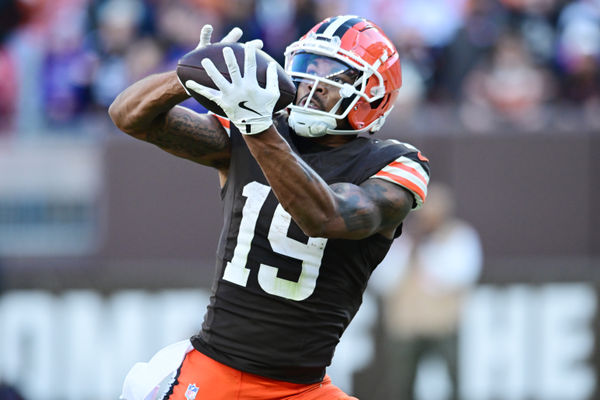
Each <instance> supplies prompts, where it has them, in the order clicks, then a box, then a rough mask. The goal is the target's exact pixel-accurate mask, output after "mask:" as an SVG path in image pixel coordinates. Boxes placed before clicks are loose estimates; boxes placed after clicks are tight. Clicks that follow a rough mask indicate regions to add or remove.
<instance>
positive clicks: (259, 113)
mask: <svg viewBox="0 0 600 400" xmlns="http://www.w3.org/2000/svg"><path fill="white" fill-rule="evenodd" d="M223 56H224V57H225V64H226V65H227V69H228V70H229V76H230V77H231V83H229V81H228V80H227V79H225V77H224V76H223V75H221V73H220V72H219V71H218V70H217V67H215V65H214V64H213V62H212V61H211V60H210V59H208V58H205V59H203V60H202V66H203V67H204V69H205V70H206V73H207V74H208V76H210V78H211V79H212V80H213V82H214V84H215V85H216V86H217V88H218V89H219V90H215V89H212V88H209V87H206V86H202V85H200V84H199V83H197V82H195V81H192V80H188V81H186V82H185V86H186V87H187V88H188V89H190V90H193V91H194V92H197V93H198V94H200V95H201V96H204V97H206V98H207V99H209V100H210V101H213V102H215V103H217V105H219V107H221V108H222V109H223V111H224V112H225V114H227V117H228V118H229V119H230V120H231V122H233V123H234V124H235V126H237V128H238V129H239V130H240V132H242V133H243V134H245V135H254V134H257V133H260V132H263V131H265V130H267V129H268V128H269V127H270V126H271V125H272V124H273V109H274V108H275V104H276V103H277V100H278V99H279V82H278V80H277V63H276V62H275V61H271V62H270V63H269V66H268V67H267V84H266V88H264V89H263V88H261V87H260V86H259V84H258V81H257V80H256V46H254V45H252V44H250V43H247V44H246V45H245V47H244V73H245V74H244V77H242V75H241V73H240V67H239V65H238V63H237V60H236V59H235V55H234V54H233V50H232V49H231V48H230V47H225V48H224V49H223Z"/></svg>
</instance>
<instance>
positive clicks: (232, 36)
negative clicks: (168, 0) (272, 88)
mask: <svg viewBox="0 0 600 400" xmlns="http://www.w3.org/2000/svg"><path fill="white" fill-rule="evenodd" d="M212 32H213V27H212V25H210V24H206V25H204V26H203V27H202V30H201V31H200V41H199V42H198V46H196V48H195V49H194V51H195V50H200V49H202V48H204V47H206V46H209V45H210V37H211V36H212ZM242 34H243V32H242V30H241V29H240V28H238V27H237V26H236V27H234V28H232V29H231V30H230V31H229V33H228V34H227V35H225V37H223V39H221V41H220V42H219V43H236V42H237V41H238V40H240V38H241V37H242ZM246 44H248V45H252V46H255V47H256V48H257V49H262V47H263V42H262V40H260V39H254V40H251V41H249V42H246ZM179 83H181V81H180V82H179ZM181 86H183V89H184V90H185V92H186V93H187V94H188V95H189V94H190V92H189V91H188V89H187V88H186V87H185V85H184V84H183V83H181Z"/></svg>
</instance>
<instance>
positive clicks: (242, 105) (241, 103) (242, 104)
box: [238, 100, 262, 117]
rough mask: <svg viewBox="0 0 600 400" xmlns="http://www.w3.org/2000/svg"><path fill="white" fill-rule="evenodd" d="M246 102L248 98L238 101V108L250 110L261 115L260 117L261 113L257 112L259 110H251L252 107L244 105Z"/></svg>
mask: <svg viewBox="0 0 600 400" xmlns="http://www.w3.org/2000/svg"><path fill="white" fill-rule="evenodd" d="M247 102H248V100H244V101H240V102H239V103H238V107H240V108H243V109H244V110H248V111H251V112H253V113H254V114H256V115H258V116H261V117H262V114H261V113H259V112H258V111H256V110H253V109H251V108H250V107H247V106H246V103H247Z"/></svg>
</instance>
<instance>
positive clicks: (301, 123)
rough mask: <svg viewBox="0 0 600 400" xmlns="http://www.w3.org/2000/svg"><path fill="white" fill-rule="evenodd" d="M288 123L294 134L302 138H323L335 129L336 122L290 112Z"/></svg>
mask: <svg viewBox="0 0 600 400" xmlns="http://www.w3.org/2000/svg"><path fill="white" fill-rule="evenodd" d="M288 123H289V124H290V127H291V128H292V129H293V130H294V132H296V134H298V135H300V136H304V137H319V136H324V135H326V134H327V133H328V131H329V130H332V129H335V128H336V126H337V122H336V120H335V118H333V117H327V116H324V115H311V114H309V113H305V112H302V111H297V110H292V111H291V112H290V117H289V119H288Z"/></svg>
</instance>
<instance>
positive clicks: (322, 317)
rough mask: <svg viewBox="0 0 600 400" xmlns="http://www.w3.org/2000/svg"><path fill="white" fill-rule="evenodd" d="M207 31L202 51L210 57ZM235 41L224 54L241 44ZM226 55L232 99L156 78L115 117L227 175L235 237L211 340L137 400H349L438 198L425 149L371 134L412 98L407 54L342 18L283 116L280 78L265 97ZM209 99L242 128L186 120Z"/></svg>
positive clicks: (129, 397) (158, 365) (252, 46)
mask: <svg viewBox="0 0 600 400" xmlns="http://www.w3.org/2000/svg"><path fill="white" fill-rule="evenodd" d="M211 30H212V28H211V27H210V26H205V27H204V28H203V30H202V33H201V40H200V44H199V46H207V45H209V43H210V35H211ZM240 36H241V31H240V30H239V29H235V30H233V31H232V32H230V34H229V35H227V37H225V39H224V40H223V41H224V42H235V41H237V40H238V39H239V37H240ZM257 47H260V43H258V42H256V41H254V42H252V43H246V45H245V61H244V63H245V64H244V70H245V71H246V74H245V76H243V77H242V75H241V74H240V66H239V65H238V64H237V61H236V59H235V57H234V55H233V52H232V51H231V49H228V48H226V49H224V56H225V60H226V63H227V66H228V69H229V72H230V76H231V82H229V81H228V80H227V79H225V78H224V77H223V76H222V75H221V74H220V73H219V72H218V71H217V70H216V68H215V67H214V64H212V62H211V61H210V60H208V59H205V60H203V61H202V65H203V66H204V68H205V69H206V71H207V72H208V73H209V75H210V77H211V78H212V80H213V81H214V83H215V85H216V86H217V88H218V89H209V88H207V87H204V86H202V85H201V84H199V83H197V82H194V81H187V82H179V81H178V78H177V76H176V73H175V72H167V73H163V74H157V75H152V76H150V77H147V78H145V79H143V80H141V81H139V82H137V83H135V84H133V85H132V86H131V87H129V88H128V89H126V90H125V91H124V92H123V93H121V94H120V95H119V96H118V97H117V99H116V100H115V101H114V103H113V104H112V105H111V107H110V110H109V113H110V116H111V118H112V119H113V121H114V123H115V124H116V125H117V126H118V127H119V128H120V129H121V130H123V131H124V132H125V133H127V134H129V135H131V136H133V137H136V138H138V139H141V140H145V141H147V142H150V143H153V144H155V145H157V146H159V147H160V148H162V149H164V150H165V151H168V152H170V153H173V154H175V155H177V156H180V157H183V158H186V159H189V160H192V161H195V162H197V163H198V164H202V165H207V166H210V167H213V168H215V169H217V171H218V172H219V177H220V183H221V195H222V199H223V204H224V218H225V220H224V223H223V229H222V232H221V237H220V242H219V247H218V250H217V265H216V274H215V277H214V283H213V285H212V296H211V298H210V304H209V306H208V310H207V312H206V315H205V318H204V323H203V325H202V329H201V330H200V332H199V333H198V334H197V335H195V336H193V337H192V338H191V340H188V341H184V342H181V343H177V344H174V345H172V346H169V347H167V348H165V349H163V350H161V351H160V352H159V353H157V355H156V356H155V357H154V358H153V359H152V360H151V361H150V362H149V363H140V364H137V365H136V366H134V368H133V369H132V370H131V371H130V373H129V374H128V377H127V378H126V382H125V384H124V390H123V395H122V398H124V399H126V400H137V399H145V398H153V396H156V393H157V392H158V390H157V385H158V383H159V382H160V381H161V380H163V379H164V378H166V377H168V376H170V375H171V374H173V376H174V377H173V378H172V379H171V380H170V382H169V384H168V387H167V392H166V394H165V395H164V396H163V398H165V399H183V398H186V399H194V398H198V399H213V400H221V399H223V400H225V399H233V398H236V399H283V398H286V399H287V398H290V399H302V400H305V399H336V400H338V399H350V398H351V397H349V396H348V395H346V394H344V393H343V392H342V391H341V390H340V389H339V388H337V387H336V386H335V385H333V384H332V383H331V380H330V379H329V378H328V376H327V375H326V374H325V369H326V367H327V366H328V365H329V364H330V362H331V359H332V357H333V353H334V349H335V347H336V344H337V343H338V341H339V340H340V337H341V335H342V333H343V332H344V330H345V329H346V327H347V326H348V324H349V323H350V321H351V320H352V318H353V316H354V315H355V313H356V312H357V310H358V308H359V306H360V304H361V300H362V294H363V291H364V290H365V287H366V285H367V281H368V279H369V276H370V275H371V272H372V271H373V269H374V268H375V267H376V266H377V264H378V263H379V262H380V261H381V260H382V259H383V257H384V256H385V254H386V252H387V251H388V249H389V247H390V245H391V243H392V241H393V240H394V239H395V238H396V237H398V236H399V235H400V233H401V227H402V221H403V220H404V218H405V217H406V215H407V214H408V213H409V211H410V210H411V209H416V208H419V207H420V206H421V205H422V204H423V202H424V201H425V198H426V195H427V184H428V181H429V166H428V162H427V159H426V158H425V157H423V156H422V155H421V153H420V152H419V151H418V150H417V149H416V148H415V147H413V146H411V145H408V144H405V143H401V142H398V141H395V140H378V139H376V138H372V137H369V136H368V135H366V136H365V135H360V134H362V133H369V134H370V133H374V132H376V131H377V130H379V129H380V128H381V126H382V125H383V123H384V121H385V118H386V116H387V115H388V114H389V112H390V111H391V110H392V107H393V105H394V100H395V98H396V96H397V94H398V90H399V88H400V86H401V69H400V61H399V56H398V52H397V51H396V49H395V47H394V45H393V44H392V43H391V42H390V40H389V39H388V38H387V37H386V35H385V34H384V33H383V31H382V30H381V29H380V28H379V27H378V26H377V25H375V24H374V23H372V22H370V21H368V20H365V19H363V18H359V17H356V16H337V17H332V18H328V19H326V20H324V21H322V22H320V23H318V24H317V25H316V26H315V27H313V28H312V29H311V30H310V31H309V32H308V33H307V34H306V35H304V36H303V37H301V38H300V39H299V40H298V41H297V42H295V43H293V44H291V45H290V46H289V47H288V48H287V50H286V54H285V56H286V66H285V68H286V71H287V73H289V74H290V76H291V77H292V79H293V80H294V82H295V83H296V85H297V95H296V99H295V101H294V103H293V104H292V105H290V106H289V109H288V110H286V111H284V112H279V113H276V114H275V115H273V108H274V105H275V103H276V101H277V99H278V98H279V91H278V88H277V72H276V69H275V65H270V66H269V68H268V69H267V84H266V87H265V88H261V87H260V86H259V85H258V84H257V80H256V76H253V74H254V75H256V73H255V70H256V67H255V62H256V61H255V50H256V48H257ZM190 91H196V92H197V93H199V94H201V95H202V96H205V97H207V98H208V99H210V100H212V101H214V102H216V103H217V104H218V105H219V106H220V107H221V108H222V109H223V110H224V111H225V113H226V114H227V117H228V118H227V119H224V118H217V117H216V116H215V115H212V114H202V115H201V114H197V113H195V112H192V111H190V110H188V109H185V108H182V107H180V106H177V104H178V103H180V102H181V101H183V100H185V99H187V98H189V94H188V93H189V92H190Z"/></svg>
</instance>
